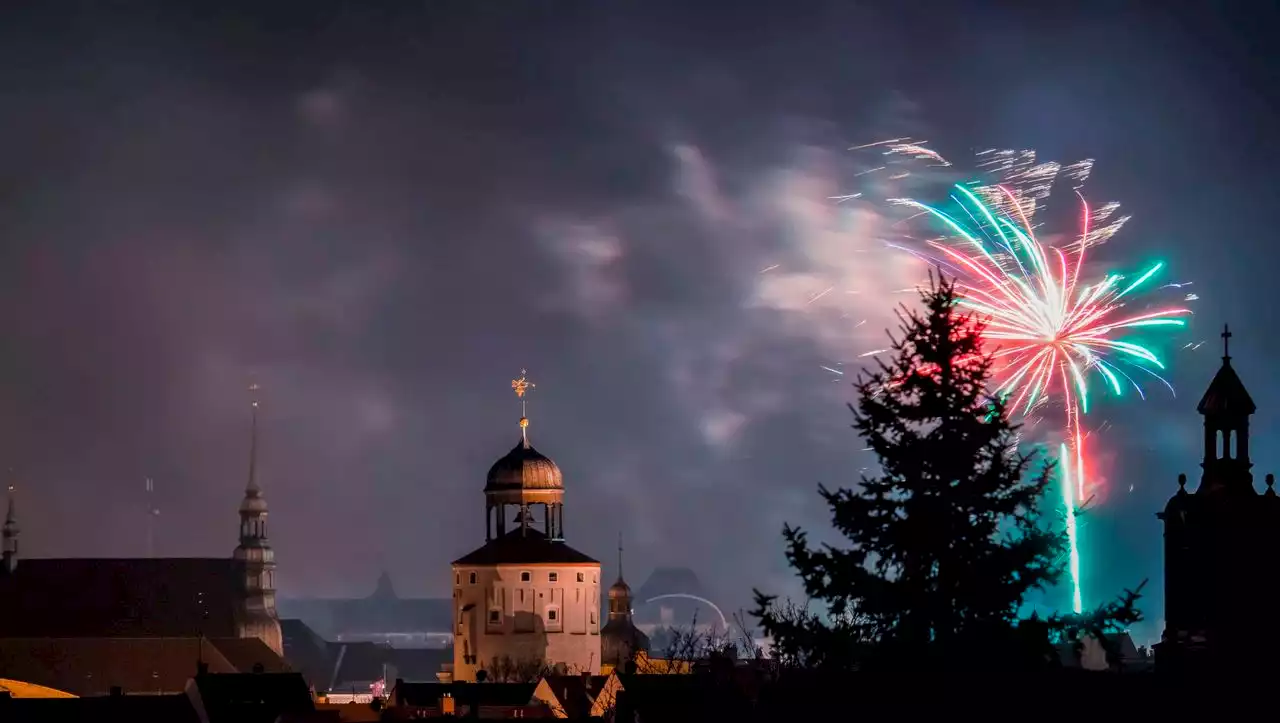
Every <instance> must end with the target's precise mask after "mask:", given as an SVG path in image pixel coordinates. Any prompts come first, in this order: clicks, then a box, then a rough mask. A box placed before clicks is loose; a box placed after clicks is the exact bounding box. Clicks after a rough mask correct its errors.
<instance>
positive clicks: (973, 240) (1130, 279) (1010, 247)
mask: <svg viewBox="0 0 1280 723" xmlns="http://www.w3.org/2000/svg"><path fill="white" fill-rule="evenodd" d="M884 147H885V148H886V150H885V155H895V154H896V155H903V156H907V157H908V158H913V159H922V158H923V159H927V160H929V161H931V162H933V163H934V164H935V165H936V164H937V159H940V158H941V157H940V156H937V155H936V154H932V155H928V154H925V153H923V150H927V149H922V148H921V147H920V146H919V145H918V144H913V143H910V142H909V141H908V140H906V139H896V140H895V141H893V142H892V143H887V144H884ZM978 155H979V158H980V159H981V163H980V165H982V166H984V167H985V168H986V169H987V170H989V171H992V172H996V173H998V174H999V175H1000V176H1001V178H1002V182H1001V183H999V184H996V185H979V184H957V185H955V186H954V187H953V191H954V192H953V193H952V195H951V201H952V204H951V205H949V206H947V207H946V208H942V207H939V206H936V205H930V204H925V203H921V202H919V201H916V200H913V199H908V198H898V199H890V201H889V202H890V203H892V204H896V205H899V206H904V207H907V208H910V209H912V210H913V211H916V212H917V213H916V215H924V216H928V217H931V218H932V219H934V220H935V221H936V222H938V225H939V226H940V227H941V228H943V229H945V230H946V232H947V235H946V236H945V237H943V238H940V239H932V240H928V241H925V242H924V243H923V248H921V246H922V244H920V243H919V242H916V243H913V244H910V245H904V244H890V246H892V247H894V248H897V249H900V250H902V251H905V252H908V253H911V254H914V255H916V256H918V257H921V258H924V259H926V260H928V261H929V262H930V263H932V264H936V265H938V266H940V267H943V268H946V269H948V270H949V271H950V272H952V273H954V274H955V275H956V276H957V278H958V280H959V281H958V286H959V289H960V291H961V294H962V295H963V298H962V300H961V302H960V303H961V304H962V305H963V306H965V307H967V308H969V309H971V310H972V311H974V312H976V313H977V314H978V315H979V316H980V317H982V318H983V319H984V320H985V322H986V331H985V336H986V338H987V340H988V341H989V342H990V345H991V346H990V349H989V353H990V354H991V356H992V357H993V360H994V361H995V363H996V367H995V377H996V385H997V388H996V389H995V390H993V391H994V392H995V393H996V394H998V395H999V396H1001V397H1002V398H1004V399H1005V400H1006V401H1008V402H1009V403H1010V405H1011V406H1010V408H1011V409H1012V410H1013V411H1014V412H1015V413H1020V414H1021V415H1022V416H1023V417H1024V418H1025V417H1027V416H1028V415H1031V414H1032V413H1033V410H1038V409H1041V408H1043V407H1044V406H1045V405H1052V406H1053V407H1054V408H1059V407H1060V408H1061V409H1063V410H1064V412H1063V416H1064V422H1065V429H1066V433H1065V437H1066V439H1067V443H1065V444H1063V445H1062V448H1061V455H1060V467H1059V469H1060V471H1061V477H1062V486H1063V491H1064V506H1065V516H1066V520H1065V521H1066V528H1067V537H1068V543H1069V550H1068V561H1067V562H1068V570H1069V572H1070V575H1071V582H1072V593H1073V599H1072V607H1073V608H1074V610H1075V611H1076V612H1080V611H1081V609H1082V602H1083V601H1082V594H1081V587H1080V577H1081V575H1080V551H1079V541H1078V525H1077V519H1076V515H1077V512H1078V511H1079V508H1078V507H1077V505H1081V506H1082V503H1084V502H1086V501H1087V500H1089V499H1092V497H1093V493H1094V489H1093V488H1092V483H1091V480H1090V478H1089V473H1090V471H1091V470H1090V465H1089V463H1088V456H1087V455H1086V449H1085V441H1086V436H1087V435H1086V434H1085V432H1084V431H1083V430H1082V427H1083V424H1082V420H1081V418H1082V417H1083V416H1084V415H1086V414H1088V412H1089V406H1090V397H1091V391H1092V385H1095V384H1096V383H1098V382H1101V384H1102V386H1103V387H1104V388H1106V389H1107V390H1109V391H1110V392H1111V393H1112V394H1115V395H1122V394H1125V393H1126V390H1132V391H1133V392H1134V393H1136V394H1137V395H1138V396H1140V397H1144V398H1145V396H1144V392H1143V387H1142V384H1141V383H1140V380H1143V379H1146V378H1154V379H1157V380H1159V381H1160V382H1162V383H1164V384H1165V385H1166V386H1169V388H1170V390H1172V386H1170V385H1169V382H1168V381H1166V380H1165V379H1164V377H1163V376H1161V371H1162V370H1163V369H1164V368H1165V365H1164V363H1163V362H1162V361H1161V360H1160V358H1159V357H1158V356H1157V355H1156V353H1155V352H1154V351H1152V350H1151V349H1150V348H1148V347H1147V346H1144V345H1143V344H1141V343H1138V342H1136V341H1134V340H1131V339H1126V338H1124V337H1125V335H1126V334H1128V333H1131V332H1135V331H1137V330H1153V329H1161V328H1163V329H1171V328H1176V327H1181V326H1184V325H1185V323H1186V320H1185V317H1186V316H1187V315H1189V314H1190V313H1191V312H1190V310H1188V309H1185V308H1176V307H1169V308H1158V309H1143V310H1134V309H1132V308H1131V306H1132V305H1133V302H1134V300H1135V298H1136V297H1137V295H1138V294H1139V293H1140V292H1141V291H1143V290H1144V289H1145V287H1146V286H1147V285H1148V283H1149V282H1151V281H1152V280H1153V279H1155V278H1156V277H1157V275H1158V274H1159V273H1160V271H1161V270H1162V268H1163V264H1160V263H1156V264H1153V265H1151V266H1149V267H1147V268H1145V269H1143V270H1141V271H1140V272H1138V273H1136V274H1123V273H1118V272H1108V273H1104V274H1102V275H1101V276H1091V275H1090V274H1089V272H1088V269H1087V268H1086V266H1085V259H1086V256H1087V252H1088V250H1089V249H1090V248H1093V247H1095V246H1097V245H1098V244H1101V243H1104V242H1106V241H1107V240H1109V239H1110V238H1111V237H1112V236H1113V235H1114V234H1115V233H1116V232H1117V231H1118V230H1119V229H1120V227H1121V226H1123V225H1124V223H1125V221H1127V220H1128V217H1127V216H1119V215H1118V214H1117V211H1118V209H1119V205H1118V204H1115V203H1110V204H1106V205H1102V206H1099V207H1098V208H1096V209H1090V207H1089V205H1088V203H1087V202H1086V201H1085V199H1084V196H1083V195H1082V194H1081V193H1080V187H1081V186H1082V185H1083V183H1084V181H1085V179H1086V178H1087V177H1088V175H1089V172H1090V170H1091V168H1092V162H1091V161H1084V162H1081V163H1077V164H1073V165H1070V166H1066V167H1062V166H1059V165H1058V164H1056V163H1037V162H1036V160H1035V155H1034V153H1032V152H1030V151H1019V152H1013V151H984V152H982V153H980V154H978ZM943 162H944V163H945V161H943ZM899 176H900V173H899V174H897V175H895V176H894V177H895V178H896V177H899ZM1059 178H1066V179H1069V180H1071V181H1072V182H1073V183H1074V190H1075V193H1076V195H1077V196H1078V197H1079V200H1080V205H1081V222H1080V229H1079V232H1078V233H1077V234H1075V235H1074V236H1073V237H1072V239H1071V240H1070V241H1069V242H1067V243H1064V244H1060V245H1047V244H1045V243H1042V242H1041V240H1040V239H1039V238H1038V237H1037V233H1036V226H1035V225H1034V224H1033V223H1032V219H1033V218H1034V213H1035V211H1036V209H1037V208H1038V207H1039V204H1040V202H1041V201H1042V200H1043V199H1045V198H1047V197H1048V195H1049V193H1050V191H1051V189H1052V188H1053V185H1054V182H1055V181H1056V180H1057V179H1059ZM1187 298H1188V300H1189V299H1190V298H1191V296H1190V295H1188V297H1187Z"/></svg>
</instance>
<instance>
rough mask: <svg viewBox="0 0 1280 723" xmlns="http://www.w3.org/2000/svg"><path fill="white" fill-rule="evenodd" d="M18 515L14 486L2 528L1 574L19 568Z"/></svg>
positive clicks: (10, 493)
mask: <svg viewBox="0 0 1280 723" xmlns="http://www.w3.org/2000/svg"><path fill="white" fill-rule="evenodd" d="M19 532H21V530H20V529H19V528H18V515H17V512H16V511H15V510H14V503H13V485H9V505H8V509H7V510H6V512H5V515H4V527H3V528H0V550H3V558H2V559H0V574H4V573H12V572H13V571H14V568H16V567H17V566H18V533H19Z"/></svg>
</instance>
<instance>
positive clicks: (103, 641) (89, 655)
mask: <svg viewBox="0 0 1280 723" xmlns="http://www.w3.org/2000/svg"><path fill="white" fill-rule="evenodd" d="M202 659H203V660H204V662H205V664H207V665H208V666H209V670H210V672H214V673H234V672H236V669H235V667H234V666H233V665H232V664H231V662H230V661H228V660H227V659H226V657H225V656H224V655H223V654H222V653H221V652H219V650H218V649H217V647H215V646H214V644H213V642H211V641H209V640H201V639H199V638H39V639H36V638H8V639H3V640H0V678H13V679H15V680H21V681H25V682H28V683H35V684H37V685H44V686H48V687H50V688H55V689H57V690H63V691H66V692H68V693H72V694H74V695H79V696H92V695H107V694H108V693H110V692H111V689H112V688H113V687H116V686H118V687H120V688H122V689H123V690H124V692H125V693H157V692H164V693H178V692H181V691H182V690H184V689H185V688H186V685H187V681H188V680H189V679H190V678H191V677H192V676H194V675H195V674H196V672H197V665H198V663H199V662H200V660H202Z"/></svg>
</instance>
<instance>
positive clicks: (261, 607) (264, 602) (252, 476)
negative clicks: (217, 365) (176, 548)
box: [234, 383, 283, 653]
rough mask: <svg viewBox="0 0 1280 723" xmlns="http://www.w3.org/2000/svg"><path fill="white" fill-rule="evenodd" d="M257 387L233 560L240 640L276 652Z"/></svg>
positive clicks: (277, 625) (272, 567)
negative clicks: (240, 575) (240, 577)
mask: <svg viewBox="0 0 1280 723" xmlns="http://www.w3.org/2000/svg"><path fill="white" fill-rule="evenodd" d="M259 391H260V389H259V387H258V385H257V384H256V383H255V384H251V385H249V393H250V398H249V399H250V401H249V404H250V406H249V414H250V417H249V478H248V480H247V481H246V482H245V488H244V499H243V500H241V502H240V544H239V545H238V546H237V547H236V550H235V555H234V557H235V559H237V560H240V561H242V562H243V563H244V592H245V598H244V604H245V613H246V615H245V624H244V626H243V629H242V631H241V637H257V638H259V639H260V640H262V641H263V642H264V643H266V644H267V647H269V648H271V649H272V650H274V651H276V652H277V653H279V652H281V650H283V648H282V645H283V643H282V642H281V637H280V623H279V621H278V620H277V618H276V585H275V575H276V561H275V551H273V550H272V549H271V545H270V544H269V543H268V541H267V500H266V498H264V497H263V496H262V488H261V487H259V485H258V393H259Z"/></svg>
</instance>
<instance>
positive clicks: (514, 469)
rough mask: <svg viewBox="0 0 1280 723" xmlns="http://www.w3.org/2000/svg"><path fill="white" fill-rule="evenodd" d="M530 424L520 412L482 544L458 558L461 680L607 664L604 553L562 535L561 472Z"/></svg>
mask: <svg viewBox="0 0 1280 723" xmlns="http://www.w3.org/2000/svg"><path fill="white" fill-rule="evenodd" d="M531 387H532V385H531V384H529V382H528V381H527V379H526V378H525V376H524V373H523V372H521V376H520V378H519V379H516V380H514V381H513V382H512V389H513V390H515V392H516V394H517V395H518V396H519V397H520V400H521V402H522V406H523V402H524V396H525V394H526V393H527V391H528V389H530V388H531ZM528 427H529V420H528V418H527V417H525V416H521V418H520V441H519V442H518V443H517V444H516V446H515V447H514V448H513V449H512V450H511V451H510V452H508V453H507V454H506V455H504V456H503V457H502V458H501V459H499V460H498V461H497V462H495V463H494V464H493V466H492V467H491V468H490V469H489V474H488V477H487V478H486V480H485V487H484V497H485V544H484V545H483V546H482V547H480V548H478V549H476V550H474V551H472V552H471V553H470V554H467V555H465V556H463V557H461V558H459V559H458V560H455V561H454V562H453V566H452V577H453V607H454V636H453V677H454V680H457V681H474V680H476V677H477V674H478V673H479V672H480V671H482V670H483V671H485V674H486V677H487V679H488V680H493V681H502V680H524V679H536V676H537V674H538V673H539V672H540V671H541V670H544V669H547V668H560V669H563V670H565V671H566V672H571V673H585V672H590V673H592V674H595V673H596V672H598V671H599V669H600V620H599V610H600V563H599V562H597V561H596V560H594V559H592V558H591V557H589V556H587V555H585V554H583V553H581V552H579V551H577V550H575V549H573V548H572V547H569V545H568V544H566V543H565V540H564V480H563V477H562V475H561V472H560V468H559V467H558V466H556V464H555V462H553V461H551V459H549V458H548V457H545V456H543V455H542V454H540V453H538V451H537V450H535V449H534V448H533V446H532V445H531V444H530V443H529V430H528ZM508 522H510V526H509V527H508Z"/></svg>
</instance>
